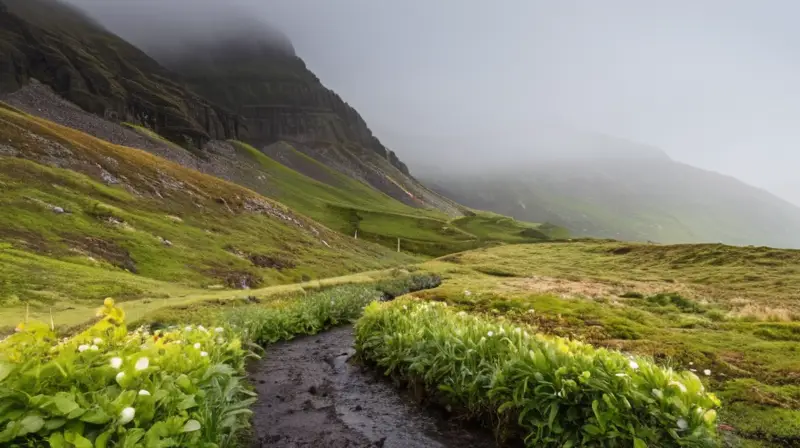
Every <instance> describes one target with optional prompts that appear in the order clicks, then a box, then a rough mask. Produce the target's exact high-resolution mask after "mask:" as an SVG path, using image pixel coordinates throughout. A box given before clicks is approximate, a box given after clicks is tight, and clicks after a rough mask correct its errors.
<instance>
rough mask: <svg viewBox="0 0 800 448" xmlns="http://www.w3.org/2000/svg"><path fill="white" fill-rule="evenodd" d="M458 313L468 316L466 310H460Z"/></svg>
mask: <svg viewBox="0 0 800 448" xmlns="http://www.w3.org/2000/svg"><path fill="white" fill-rule="evenodd" d="M458 315H459V316H461V317H466V316H467V312H466V311H459V312H458Z"/></svg>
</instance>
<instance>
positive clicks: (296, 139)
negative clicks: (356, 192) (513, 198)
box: [151, 27, 461, 216]
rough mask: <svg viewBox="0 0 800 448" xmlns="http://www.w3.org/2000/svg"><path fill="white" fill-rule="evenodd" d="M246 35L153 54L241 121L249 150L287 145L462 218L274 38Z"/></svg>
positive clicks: (247, 32)
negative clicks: (243, 121) (242, 119)
mask: <svg viewBox="0 0 800 448" xmlns="http://www.w3.org/2000/svg"><path fill="white" fill-rule="evenodd" d="M251 29H252V28H251V27H245V28H244V31H245V32H243V33H242V34H229V35H226V36H225V37H224V38H220V40H217V41H213V42H209V41H201V42H198V43H194V44H187V46H186V47H184V49H183V50H182V51H180V50H178V51H176V50H174V49H173V50H171V51H163V52H161V51H159V49H158V48H157V47H156V48H154V49H153V50H151V52H152V53H153V55H154V56H155V57H156V58H158V59H159V60H160V61H161V62H162V63H163V64H164V65H166V66H167V67H170V68H171V69H172V70H174V71H175V72H177V73H179V74H180V75H181V76H182V77H183V79H185V80H186V81H187V82H188V84H189V85H190V86H191V87H192V88H193V89H194V90H195V91H197V92H198V93H200V94H202V95H203V96H205V97H206V98H209V99H210V100H212V101H214V102H217V103H218V104H221V105H223V106H224V107H226V108H229V109H230V110H233V111H235V112H236V113H237V114H239V115H241V116H243V117H244V118H245V119H246V120H247V123H248V130H249V134H248V138H247V141H248V143H251V144H252V145H253V146H255V147H256V148H258V149H260V150H262V151H264V152H265V153H266V154H268V155H270V156H274V157H279V154H277V153H275V152H273V150H274V148H275V147H272V146H270V145H272V144H273V143H276V142H281V141H283V142H289V143H291V144H292V146H293V147H294V148H295V149H296V150H297V151H299V152H301V153H303V154H305V155H307V156H309V157H311V158H313V159H315V160H317V161H320V162H322V163H323V164H325V165H326V166H328V167H331V168H334V169H336V170H338V171H340V172H342V173H344V174H346V175H348V176H350V177H352V178H354V179H357V180H359V181H361V182H364V183H366V184H368V185H370V186H372V187H373V188H375V189H377V190H379V191H382V192H384V193H386V194H387V195H389V196H390V197H392V198H394V199H396V200H398V201H401V202H403V203H405V204H407V205H410V206H412V207H418V208H435V209H438V210H441V211H442V212H444V213H447V214H449V215H452V216H458V215H460V214H461V211H460V209H459V207H458V205H457V204H455V203H453V202H452V201H449V200H447V199H446V198H443V197H441V196H439V195H437V194H435V193H433V192H432V191H430V190H428V189H427V188H425V187H424V186H423V185H421V184H420V183H419V182H417V181H416V180H415V179H414V178H413V177H412V176H411V174H410V173H409V171H408V168H407V167H406V165H405V164H404V163H403V162H402V161H401V160H400V159H399V157H398V156H397V154H395V153H394V152H393V151H391V150H390V149H388V148H386V147H385V146H384V145H383V144H382V143H381V141H380V140H379V139H378V138H377V137H375V136H374V135H373V133H372V131H371V130H370V129H369V127H368V126H367V124H366V122H365V121H364V119H363V118H362V117H361V116H360V115H359V114H358V112H357V111H356V110H355V109H354V108H353V107H351V106H350V105H349V104H347V103H346V102H345V101H344V100H342V98H341V97H340V96H339V95H337V94H336V93H335V92H333V91H331V90H330V89H328V88H326V87H325V86H324V85H323V84H322V83H321V82H320V80H319V79H318V78H317V76H316V75H314V74H313V73H312V72H311V71H310V70H308V68H307V67H306V64H305V63H304V62H303V60H302V59H301V58H300V57H298V56H297V55H296V54H294V50H293V49H292V48H291V45H290V44H289V43H288V41H287V40H285V39H283V40H280V41H279V44H278V45H276V44H275V41H274V36H273V35H272V34H270V35H264V34H263V33H262V34H259V33H253V32H252V31H251ZM261 36H263V37H261ZM306 174H308V175H310V176H312V177H313V176H314V173H313V172H307V173H306ZM318 180H320V181H322V182H325V180H324V179H318Z"/></svg>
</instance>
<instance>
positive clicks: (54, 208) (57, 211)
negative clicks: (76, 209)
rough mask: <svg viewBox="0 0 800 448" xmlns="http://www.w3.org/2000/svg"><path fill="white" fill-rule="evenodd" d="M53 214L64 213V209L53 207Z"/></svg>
mask: <svg viewBox="0 0 800 448" xmlns="http://www.w3.org/2000/svg"><path fill="white" fill-rule="evenodd" d="M53 212H54V213H58V214H61V213H64V209H63V208H61V207H53Z"/></svg>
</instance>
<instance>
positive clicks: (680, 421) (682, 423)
mask: <svg viewBox="0 0 800 448" xmlns="http://www.w3.org/2000/svg"><path fill="white" fill-rule="evenodd" d="M688 427H689V424H688V423H686V420H684V419H682V418H679V419H678V429H680V430H681V431H684V430H686V429H687V428H688Z"/></svg>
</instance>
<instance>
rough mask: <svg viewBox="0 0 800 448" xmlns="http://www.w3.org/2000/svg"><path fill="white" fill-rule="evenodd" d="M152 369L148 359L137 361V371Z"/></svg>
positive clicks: (143, 358)
mask: <svg viewBox="0 0 800 448" xmlns="http://www.w3.org/2000/svg"><path fill="white" fill-rule="evenodd" d="M148 367H150V360H149V359H147V357H141V358H139V359H138V360H137V361H136V366H135V368H136V370H144V369H146V368H148Z"/></svg>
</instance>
